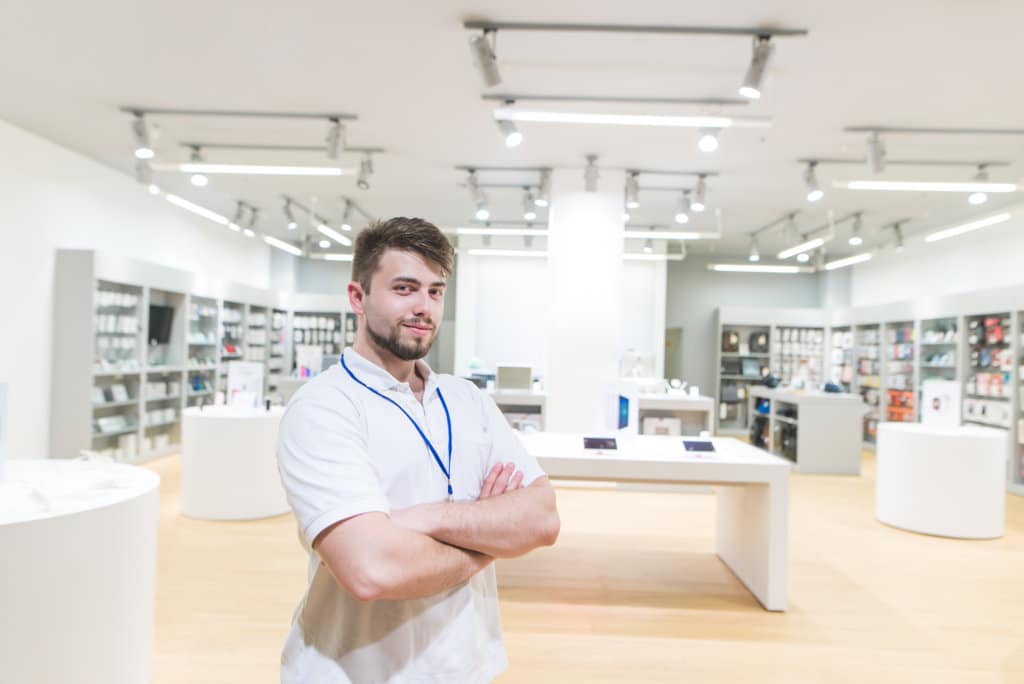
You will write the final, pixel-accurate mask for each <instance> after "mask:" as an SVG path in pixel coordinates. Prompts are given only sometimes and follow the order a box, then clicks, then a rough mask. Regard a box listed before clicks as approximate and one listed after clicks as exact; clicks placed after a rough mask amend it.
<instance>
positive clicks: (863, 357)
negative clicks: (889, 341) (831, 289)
mask: <svg viewBox="0 0 1024 684" xmlns="http://www.w3.org/2000/svg"><path fill="white" fill-rule="evenodd" d="M854 339H855V340H856V356H857V374H856V389H857V393H858V394H860V396H861V399H862V400H863V401H864V404H865V405H866V406H867V411H866V412H865V413H864V418H863V430H862V437H863V440H864V444H866V445H870V446H874V444H875V438H876V436H877V434H878V421H879V420H880V419H881V415H882V414H881V403H882V402H881V395H882V367H881V361H880V360H879V348H880V346H881V345H880V343H881V326H880V325H877V324H867V325H858V326H856V327H855V328H854Z"/></svg>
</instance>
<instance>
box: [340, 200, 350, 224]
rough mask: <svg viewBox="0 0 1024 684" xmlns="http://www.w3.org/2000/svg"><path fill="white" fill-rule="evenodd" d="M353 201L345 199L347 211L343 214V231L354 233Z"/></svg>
mask: <svg viewBox="0 0 1024 684" xmlns="http://www.w3.org/2000/svg"><path fill="white" fill-rule="evenodd" d="M351 219H352V200H350V199H347V198H346V199H345V210H344V211H343V212H342V214H341V229H342V230H344V231H347V232H351V231H352V223H351Z"/></svg>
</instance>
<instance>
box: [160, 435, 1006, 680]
mask: <svg viewBox="0 0 1024 684" xmlns="http://www.w3.org/2000/svg"><path fill="white" fill-rule="evenodd" d="M864 463H865V468H864V475H863V476H862V477H836V476H807V475H803V476H802V475H794V476H793V479H792V487H791V494H790V495H791V503H790V579H789V587H790V589H789V604H790V609H789V611H788V612H786V613H784V614H778V613H768V612H766V611H764V610H762V609H761V607H760V605H759V604H758V603H757V601H756V600H755V599H754V598H753V597H752V596H751V595H750V594H748V593H747V591H746V590H745V589H744V588H743V586H742V585H740V583H739V582H738V580H736V578H735V577H733V576H732V574H731V573H730V572H729V571H728V569H726V568H725V566H724V565H723V564H722V563H721V562H720V561H719V560H718V559H717V558H716V557H715V556H714V555H713V553H712V548H713V537H712V532H713V521H714V498H713V497H712V496H708V495H700V494H696V495H692V494H691V495H683V494H667V493H657V494H653V493H637V492H621V491H612V490H583V489H568V488H564V489H560V490H559V492H558V503H559V509H560V511H561V514H562V535H561V538H560V539H559V542H558V544H557V545H556V546H555V547H553V548H551V549H545V550H543V551H539V552H535V553H534V554H532V555H530V556H527V557H526V558H523V559H518V560H515V561H509V562H503V563H501V564H500V565H499V569H498V572H499V587H500V593H501V609H502V618H503V625H504V631H505V642H506V646H507V649H508V652H509V658H510V661H511V669H510V671H509V672H508V674H506V675H504V676H502V677H501V678H500V679H499V680H498V681H499V682H500V683H501V684H514V683H518V682H531V683H535V682H588V683H596V682H608V683H610V684H612V683H613V684H626V683H632V682H666V683H667V682H672V683H677V682H701V683H702V684H703V683H709V682H711V683H713V682H747V681H750V682H758V684H770V683H776V682H778V683H781V682H786V683H791V682H870V684H882V683H886V682H894V683H895V682H899V683H901V684H902V683H905V682H929V684H932V683H934V682H955V683H957V684H967V683H975V682H977V683H982V682H985V683H988V682H1000V683H1003V682H1024V499H1022V498H1019V497H1014V496H1010V497H1009V498H1008V501H1007V534H1006V536H1005V537H1003V538H1002V539H999V540H995V541H961V540H952V539H941V538H937V537H928V536H923V535H917V534H911V533H908V532H903V531H900V530H896V529H892V528H889V527H886V526H884V525H882V524H880V523H879V522H877V521H876V520H875V518H874V514H873V510H874V459H873V456H872V455H871V454H867V453H866V454H865V455H864ZM149 467H150V468H152V469H153V470H154V471H156V472H157V473H159V474H160V475H161V477H162V478H163V483H162V486H161V518H160V545H159V564H158V578H157V606H156V622H157V624H156V654H155V660H154V678H153V681H154V684H181V683H182V682H190V683H195V684H205V683H210V684H213V683H216V684H229V683H232V682H239V683H243V682H244V683H245V684H257V683H260V682H268V683H269V682H276V681H278V671H277V663H278V654H279V651H280V647H281V643H282V641H283V639H284V635H285V633H286V632H287V629H288V625H289V621H290V618H291V613H292V610H293V609H294V607H295V605H296V603H297V602H298V600H299V598H300V597H301V595H302V592H303V590H304V588H305V579H304V578H305V557H304V554H303V552H302V550H301V549H300V547H299V543H298V541H297V537H296V529H295V524H294V521H293V519H292V517H291V516H290V515H286V516H280V517H277V518H272V519H268V520H261V521H254V522H241V523H213V522H200V521H195V520H189V519H187V518H184V517H182V516H181V514H180V511H179V504H178V482H179V460H178V458H177V457H168V458H164V459H161V460H159V461H154V462H153V463H151V464H150V465H149ZM453 684H455V683H453Z"/></svg>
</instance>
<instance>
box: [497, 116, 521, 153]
mask: <svg viewBox="0 0 1024 684" xmlns="http://www.w3.org/2000/svg"><path fill="white" fill-rule="evenodd" d="M498 130H499V131H501V135H502V137H503V138H504V139H505V147H519V145H520V144H522V142H523V134H522V133H520V132H519V129H518V128H516V125H515V124H514V123H513V122H511V121H507V120H504V119H499V120H498Z"/></svg>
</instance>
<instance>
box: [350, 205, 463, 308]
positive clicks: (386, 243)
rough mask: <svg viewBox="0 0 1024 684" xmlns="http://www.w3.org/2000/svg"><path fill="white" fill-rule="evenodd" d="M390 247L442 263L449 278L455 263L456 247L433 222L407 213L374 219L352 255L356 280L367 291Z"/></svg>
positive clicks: (361, 234) (358, 241)
mask: <svg viewBox="0 0 1024 684" xmlns="http://www.w3.org/2000/svg"><path fill="white" fill-rule="evenodd" d="M389 249H397V250H401V251H405V252H413V253H414V254H418V255H420V256H421V257H423V258H424V259H426V260H427V261H428V262H430V263H432V264H434V265H436V266H438V267H439V268H440V269H441V274H442V275H443V276H445V277H447V276H448V275H449V274H450V273H451V272H452V268H453V266H454V261H455V249H454V248H453V247H452V243H451V242H449V241H448V238H447V237H445V235H444V233H442V232H441V231H440V229H438V227H437V226H435V225H434V224H433V223H430V222H429V221H426V220H424V219H421V218H406V217H404V216H396V217H395V218H389V219H385V220H382V221H374V222H373V223H371V224H370V225H368V226H367V227H366V228H364V229H363V230H362V231H361V232H360V233H359V237H357V238H356V245H355V249H354V250H353V256H352V280H356V281H358V282H359V284H360V285H362V286H363V290H364V291H366V292H369V291H370V279H371V278H372V277H373V274H374V273H375V272H376V271H377V267H378V266H380V257H381V255H382V254H384V252H386V251H387V250H389Z"/></svg>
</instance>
